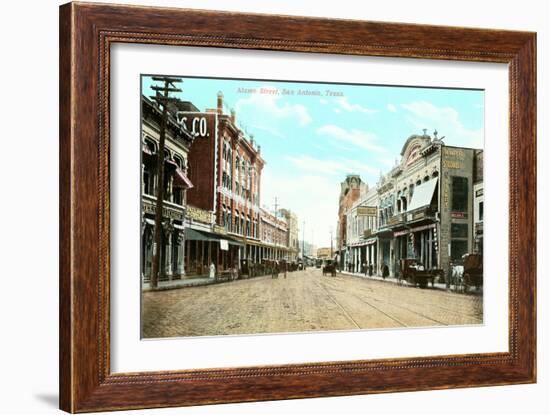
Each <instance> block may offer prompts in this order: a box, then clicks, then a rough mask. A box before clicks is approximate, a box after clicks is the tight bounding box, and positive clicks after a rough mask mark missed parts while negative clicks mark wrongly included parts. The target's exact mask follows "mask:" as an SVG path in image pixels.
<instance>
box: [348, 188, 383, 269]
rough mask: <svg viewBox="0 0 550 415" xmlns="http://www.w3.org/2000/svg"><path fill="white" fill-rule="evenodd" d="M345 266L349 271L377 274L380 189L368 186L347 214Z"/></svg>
mask: <svg viewBox="0 0 550 415" xmlns="http://www.w3.org/2000/svg"><path fill="white" fill-rule="evenodd" d="M346 223H347V231H346V253H345V258H346V261H345V266H346V269H347V270H348V271H351V272H360V273H368V274H371V275H372V274H375V273H376V270H377V269H378V267H377V266H378V259H377V256H378V251H377V238H376V236H375V235H376V232H377V230H378V191H377V189H376V187H372V188H368V190H367V191H366V192H365V193H364V194H362V195H361V197H360V198H359V200H357V201H356V202H355V203H354V204H353V205H352V206H351V208H350V209H349V210H348V212H347V215H346Z"/></svg>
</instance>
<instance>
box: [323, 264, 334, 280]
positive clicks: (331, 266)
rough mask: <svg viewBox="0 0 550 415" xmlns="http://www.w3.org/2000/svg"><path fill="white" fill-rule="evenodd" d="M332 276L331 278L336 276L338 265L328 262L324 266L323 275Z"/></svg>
mask: <svg viewBox="0 0 550 415" xmlns="http://www.w3.org/2000/svg"><path fill="white" fill-rule="evenodd" d="M325 274H330V275H331V276H333V277H335V276H336V263H335V262H331V261H328V262H327V263H326V265H325V266H323V275H325Z"/></svg>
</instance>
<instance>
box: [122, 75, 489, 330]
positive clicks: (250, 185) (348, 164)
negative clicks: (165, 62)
mask: <svg viewBox="0 0 550 415" xmlns="http://www.w3.org/2000/svg"><path fill="white" fill-rule="evenodd" d="M483 141H484V91H483V90H476V89H450V88H423V87H417V86H414V87H412V86H387V85H359V84H331V83H311V82H304V81H292V82H290V81H273V80H248V79H221V78H197V77H186V76H176V75H143V76H142V77H141V137H140V141H139V143H138V141H137V139H136V146H138V145H139V146H140V148H141V224H140V225H141V275H140V278H141V287H142V289H141V296H142V298H141V304H142V305H141V334H142V338H144V339H152V338H166V337H187V336H218V335H238V334H266V333H292V332H309V331H329V330H331V331H332V330H361V329H381V328H385V329H390V328H407V327H437V326H457V325H475V324H482V323H483ZM128 151H132V150H131V149H129V150H128ZM136 226H138V224H136ZM136 278H137V276H136Z"/></svg>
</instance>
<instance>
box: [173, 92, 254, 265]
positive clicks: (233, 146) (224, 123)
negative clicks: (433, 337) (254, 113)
mask: <svg viewBox="0 0 550 415" xmlns="http://www.w3.org/2000/svg"><path fill="white" fill-rule="evenodd" d="M223 108H224V105H223V94H222V93H221V92H219V93H218V96H217V107H216V108H215V109H211V110H206V111H205V112H199V111H198V110H196V108H193V107H192V106H191V105H188V108H186V109H185V110H184V111H181V112H180V113H179V117H180V119H182V120H184V123H185V125H186V127H187V129H188V130H189V131H191V133H192V134H194V135H195V136H196V139H195V143H194V144H193V146H192V147H191V149H190V151H189V170H190V173H189V178H190V180H191V181H192V182H193V185H194V187H193V188H192V189H191V190H190V191H189V192H188V204H189V205H190V206H193V207H194V208H197V209H199V210H201V211H202V212H209V213H210V214H211V215H212V221H213V223H212V229H211V231H210V232H208V231H206V230H203V229H195V231H196V232H193V233H192V235H191V238H189V239H190V240H195V241H196V243H195V245H196V247H195V248H196V249H195V250H194V251H193V252H190V268H193V265H192V263H191V262H195V263H197V264H198V266H199V267H198V268H199V269H200V268H201V267H204V266H209V264H211V263H213V264H214V265H215V266H216V270H218V271H219V270H224V269H228V268H238V267H239V264H240V260H241V259H246V258H254V259H258V260H259V258H260V254H261V253H260V250H259V245H260V243H259V223H260V206H259V204H260V184H261V173H262V169H263V166H264V161H263V159H262V157H261V149H260V146H258V145H256V144H255V142H254V140H253V138H252V137H246V136H245V134H244V133H243V131H241V129H239V128H238V126H237V124H236V114H235V112H234V111H231V113H230V114H225V113H224V111H223ZM205 250H206V251H208V252H209V254H208V255H205V254H204V251H205Z"/></svg>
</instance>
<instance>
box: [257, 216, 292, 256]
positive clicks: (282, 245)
mask: <svg viewBox="0 0 550 415" xmlns="http://www.w3.org/2000/svg"><path fill="white" fill-rule="evenodd" d="M260 241H261V245H260V252H261V257H260V258H261V259H270V260H281V259H285V260H290V258H289V257H290V255H289V254H290V250H289V249H288V225H287V222H286V221H285V220H284V219H281V218H278V217H277V216H275V215H274V214H272V213H270V212H269V211H267V210H265V209H260Z"/></svg>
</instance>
